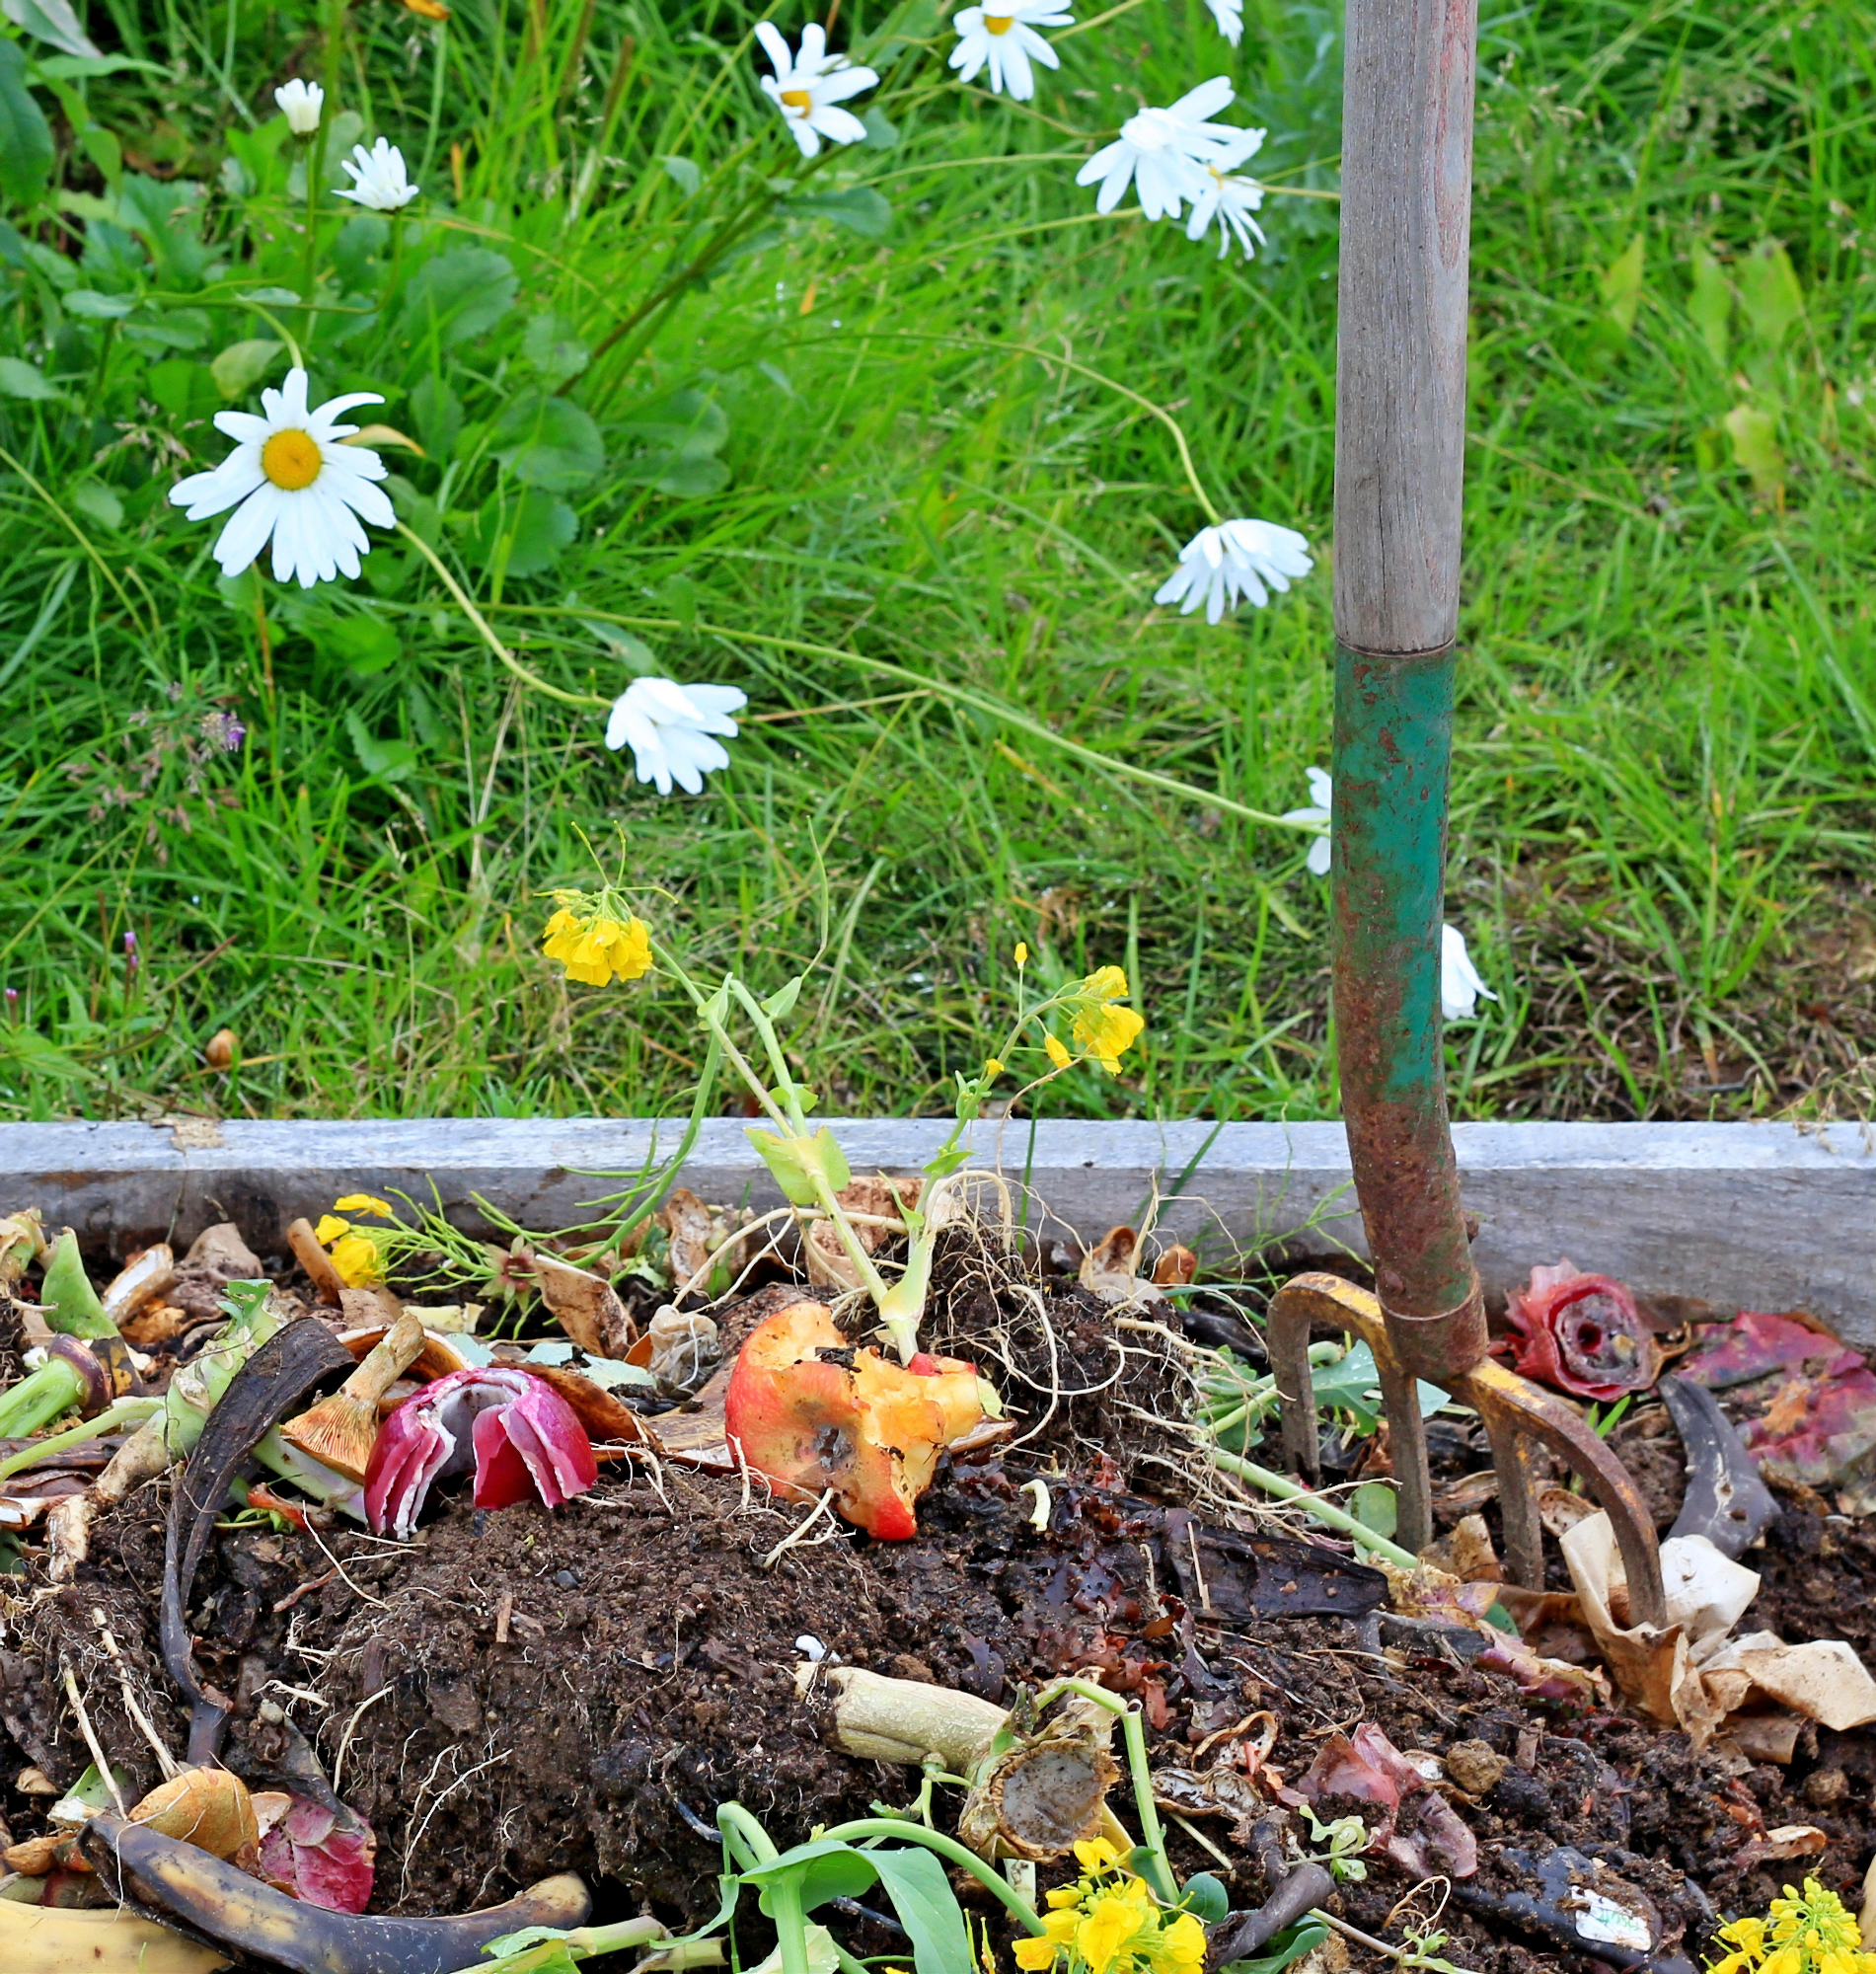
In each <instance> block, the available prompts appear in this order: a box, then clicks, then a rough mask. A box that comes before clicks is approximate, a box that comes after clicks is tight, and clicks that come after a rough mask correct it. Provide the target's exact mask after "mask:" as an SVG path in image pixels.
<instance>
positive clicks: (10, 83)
mask: <svg viewBox="0 0 1876 1974" xmlns="http://www.w3.org/2000/svg"><path fill="white" fill-rule="evenodd" d="M51 172H52V128H51V125H50V124H49V123H47V122H46V120H45V113H44V111H42V110H41V109H40V108H39V106H38V104H37V103H36V102H35V101H34V100H33V94H32V92H31V91H30V90H29V89H28V88H27V86H26V56H25V55H24V54H23V53H22V52H21V51H20V44H19V42H18V41H10V40H6V39H0V194H4V196H5V197H7V198H8V199H10V200H11V201H12V202H13V203H14V204H15V205H36V204H38V199H39V196H40V194H41V193H42V192H43V191H44V190H45V182H46V180H47V179H48V178H49V177H50V176H51Z"/></svg>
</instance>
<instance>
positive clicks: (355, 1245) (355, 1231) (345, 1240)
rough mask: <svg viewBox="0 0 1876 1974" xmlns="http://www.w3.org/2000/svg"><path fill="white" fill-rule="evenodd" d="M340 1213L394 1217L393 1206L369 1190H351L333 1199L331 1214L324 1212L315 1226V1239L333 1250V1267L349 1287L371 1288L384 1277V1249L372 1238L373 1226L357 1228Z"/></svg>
mask: <svg viewBox="0 0 1876 1974" xmlns="http://www.w3.org/2000/svg"><path fill="white" fill-rule="evenodd" d="M341 1213H371V1214H375V1215H376V1216H377V1217H378V1218H379V1219H380V1220H389V1219H391V1218H392V1212H391V1208H390V1205H389V1204H388V1203H387V1202H386V1201H384V1200H382V1199H374V1198H373V1197H372V1196H371V1194H370V1193H368V1192H348V1193H346V1195H345V1196H344V1198H343V1199H340V1200H336V1201H335V1202H334V1209H333V1211H332V1212H331V1213H326V1214H322V1215H321V1216H320V1223H319V1225H318V1226H317V1227H315V1228H314V1229H313V1238H314V1239H315V1240H316V1241H318V1242H320V1243H321V1244H322V1245H323V1246H328V1245H329V1246H330V1247H331V1250H332V1257H333V1267H334V1268H335V1269H336V1270H337V1272H338V1279H339V1280H340V1281H341V1282H343V1283H344V1284H345V1286H346V1287H347V1288H348V1289H361V1288H369V1287H370V1286H371V1285H372V1284H373V1283H374V1282H381V1281H383V1280H384V1251H383V1250H382V1249H381V1248H380V1247H379V1245H378V1243H377V1242H376V1241H374V1240H373V1239H372V1231H373V1230H372V1229H370V1228H361V1227H354V1226H353V1225H352V1224H351V1222H350V1221H349V1220H341V1219H339V1217H338V1216H339V1214H341Z"/></svg>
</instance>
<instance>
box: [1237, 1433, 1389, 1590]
mask: <svg viewBox="0 0 1876 1974" xmlns="http://www.w3.org/2000/svg"><path fill="white" fill-rule="evenodd" d="M1212 1458H1213V1459H1214V1460H1215V1461H1216V1462H1217V1463H1218V1465H1219V1466H1221V1467H1222V1468H1224V1470H1225V1472H1226V1473H1227V1474H1236V1475H1237V1476H1238V1479H1239V1480H1248V1481H1249V1482H1250V1483H1251V1485H1252V1486H1253V1487H1261V1488H1262V1489H1263V1491H1264V1492H1265V1493H1266V1494H1269V1495H1271V1496H1273V1497H1274V1498H1275V1499H1277V1500H1279V1501H1294V1502H1295V1503H1296V1504H1297V1506H1298V1507H1299V1508H1301V1509H1302V1510H1303V1512H1304V1513H1305V1514H1306V1515H1308V1516H1309V1517H1310V1519H1311V1520H1312V1521H1315V1522H1320V1523H1321V1524H1322V1525H1323V1527H1325V1528H1331V1529H1334V1530H1336V1531H1337V1532H1338V1533H1339V1534H1341V1535H1345V1536H1350V1537H1352V1538H1353V1539H1354V1540H1355V1541H1356V1542H1357V1543H1359V1544H1360V1545H1361V1546H1362V1548H1363V1549H1368V1550H1373V1551H1374V1553H1375V1554H1376V1555H1377V1556H1386V1557H1387V1558H1388V1561H1389V1562H1391V1563H1393V1564H1394V1565H1395V1567H1396V1568H1399V1569H1418V1568H1419V1567H1420V1558H1419V1557H1418V1556H1415V1555H1414V1554H1413V1553H1412V1552H1411V1551H1410V1550H1404V1549H1402V1548H1401V1547H1400V1545H1399V1544H1398V1543H1395V1542H1389V1541H1388V1538H1387V1537H1386V1536H1378V1535H1377V1534H1376V1533H1375V1532H1374V1530H1373V1529H1370V1528H1364V1527H1363V1526H1362V1524H1361V1523H1360V1522H1358V1521H1357V1520H1356V1519H1355V1517H1354V1516H1353V1515H1351V1514H1348V1513H1346V1512H1345V1511H1344V1510H1343V1509H1341V1508H1338V1507H1336V1506H1335V1505H1334V1503H1333V1502H1330V1501H1324V1500H1322V1499H1320V1498H1319V1497H1318V1496H1316V1495H1314V1494H1312V1493H1311V1492H1310V1490H1309V1489H1308V1488H1307V1487H1305V1486H1302V1485H1300V1484H1299V1483H1298V1482H1297V1481H1295V1480H1288V1479H1286V1478H1285V1476H1283V1475H1281V1474H1273V1473H1271V1471H1270V1469H1269V1468H1268V1467H1259V1466H1258V1465H1257V1463H1256V1462H1255V1461H1254V1460H1245V1459H1242V1458H1241V1457H1240V1456H1239V1455H1238V1454H1236V1453H1227V1452H1226V1451H1225V1449H1224V1448H1223V1447H1222V1446H1214V1447H1213V1448H1212Z"/></svg>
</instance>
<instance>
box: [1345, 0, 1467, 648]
mask: <svg viewBox="0 0 1876 1974" xmlns="http://www.w3.org/2000/svg"><path fill="white" fill-rule="evenodd" d="M1347 35H1348V43H1347V59H1346V67H1345V77H1344V82H1345V87H1344V106H1343V112H1342V270H1341V327H1340V337H1341V342H1340V349H1339V352H1338V356H1337V369H1336V408H1335V635H1336V637H1337V638H1338V639H1339V640H1340V641H1341V643H1342V644H1343V645H1347V646H1348V648H1349V649H1351V650H1355V651H1365V652H1370V653H1373V654H1376V655H1385V654H1389V653H1393V652H1406V651H1437V650H1441V649H1444V648H1445V646H1446V645H1450V644H1451V643H1452V642H1453V638H1454V635H1455V632H1456V631H1457V629H1458V626H1459V578H1460V496H1461V489H1462V485H1463V472H1464V449H1465V293H1466V250H1467V243H1468V237H1469V234H1470V231H1471V214H1472V68H1473V58H1474V46H1475V43H1476V40H1477V36H1478V8H1477V0H1348V28H1347Z"/></svg>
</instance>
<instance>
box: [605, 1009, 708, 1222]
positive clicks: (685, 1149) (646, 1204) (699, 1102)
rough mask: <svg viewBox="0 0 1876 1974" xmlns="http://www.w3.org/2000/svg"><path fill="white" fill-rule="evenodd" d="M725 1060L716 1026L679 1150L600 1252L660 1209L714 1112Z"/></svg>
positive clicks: (705, 1055) (679, 1143) (705, 1054)
mask: <svg viewBox="0 0 1876 1974" xmlns="http://www.w3.org/2000/svg"><path fill="white" fill-rule="evenodd" d="M722 1061H723V1045H722V1042H721V1041H720V1040H719V1039H718V1038H717V1035H716V1033H715V1031H714V1030H712V1031H711V1038H710V1042H709V1044H708V1046H707V1047H706V1049H705V1053H704V1067H703V1068H702V1070H700V1071H699V1072H698V1078H697V1095H696V1097H695V1098H693V1099H692V1101H691V1114H690V1118H689V1120H688V1121H687V1122H686V1124H685V1126H684V1135H683V1137H681V1138H680V1139H679V1140H678V1146H677V1150H676V1151H675V1152H673V1153H672V1154H671V1157H670V1160H669V1162H668V1163H667V1165H666V1166H665V1169H664V1178H663V1180H661V1181H659V1182H658V1183H656V1184H654V1185H652V1186H650V1187H649V1188H648V1189H647V1190H646V1192H645V1196H644V1197H643V1198H642V1199H641V1200H640V1201H639V1202H638V1205H637V1206H635V1207H634V1208H633V1209H632V1211H631V1212H630V1213H629V1214H627V1215H626V1217H625V1218H624V1219H623V1220H622V1221H620V1223H619V1225H618V1226H617V1227H616V1228H615V1229H614V1230H613V1232H612V1233H611V1234H610V1235H608V1236H607V1238H606V1240H605V1243H604V1244H603V1245H602V1246H601V1248H600V1250H599V1252H600V1253H602V1254H604V1253H610V1252H612V1251H613V1250H614V1249H617V1248H619V1247H621V1246H622V1245H623V1244H624V1243H625V1241H626V1239H627V1237H628V1236H629V1235H631V1234H632V1233H633V1232H634V1230H635V1229H637V1228H638V1227H641V1226H642V1225H643V1224H644V1223H645V1221H647V1220H648V1219H650V1217H651V1216H652V1214H653V1213H655V1212H656V1211H657V1208H658V1202H659V1201H660V1200H661V1199H662V1198H663V1197H664V1194H665V1191H666V1188H667V1186H668V1184H669V1181H670V1180H672V1179H674V1178H676V1177H677V1176H678V1174H679V1173H681V1172H682V1171H683V1170H684V1161H685V1160H686V1159H688V1158H689V1157H690V1155H691V1150H692V1148H693V1147H694V1146H695V1145H696V1143H697V1139H698V1134H699V1133H700V1132H701V1131H702V1130H703V1128H704V1119H705V1118H706V1117H707V1116H708V1115H709V1114H710V1101H711V1097H712V1094H713V1092H714V1090H715V1088H716V1073H717V1071H718V1070H719V1069H720V1068H721V1067H722Z"/></svg>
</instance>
